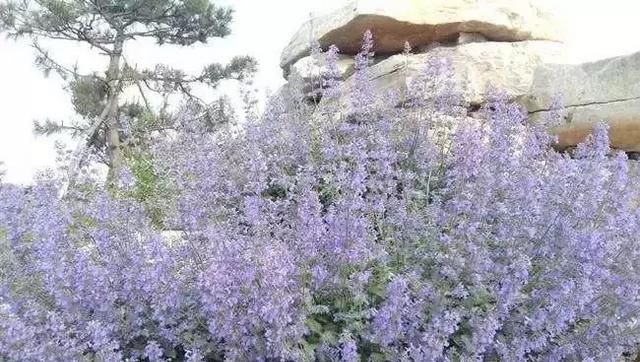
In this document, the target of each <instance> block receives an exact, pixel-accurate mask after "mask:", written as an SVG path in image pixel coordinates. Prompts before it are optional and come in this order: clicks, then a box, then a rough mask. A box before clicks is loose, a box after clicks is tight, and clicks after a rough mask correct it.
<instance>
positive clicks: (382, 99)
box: [0, 37, 640, 362]
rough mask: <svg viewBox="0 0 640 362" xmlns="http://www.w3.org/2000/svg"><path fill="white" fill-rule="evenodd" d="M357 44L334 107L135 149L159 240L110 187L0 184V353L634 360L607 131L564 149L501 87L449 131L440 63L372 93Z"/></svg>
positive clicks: (638, 297)
mask: <svg viewBox="0 0 640 362" xmlns="http://www.w3.org/2000/svg"><path fill="white" fill-rule="evenodd" d="M370 50H371V38H370V37H369V38H367V39H366V41H365V47H364V49H363V52H362V53H361V54H360V55H359V56H358V58H357V63H358V64H357V67H356V68H357V72H358V73H357V74H358V75H357V76H356V78H355V81H356V82H358V84H357V85H356V86H355V87H353V94H352V100H353V102H352V105H351V108H349V109H344V108H341V109H338V108H331V107H328V108H327V109H325V110H324V111H322V110H316V111H315V112H313V107H312V106H311V105H309V104H308V103H306V102H307V101H306V100H305V98H306V95H305V94H303V93H295V92H293V93H290V92H288V91H286V90H285V91H284V92H283V93H281V96H280V97H278V98H276V99H273V100H272V101H271V102H270V103H269V107H268V109H267V111H266V112H265V114H263V115H262V117H261V118H260V119H258V120H252V121H250V122H249V123H248V124H247V125H246V127H244V128H243V129H242V130H241V131H239V132H238V131H237V130H234V129H227V130H225V131H223V132H219V133H216V134H211V133H208V132H204V131H203V125H202V124H201V123H200V122H195V121H194V116H196V115H197V112H194V111H193V110H191V113H189V112H182V113H181V114H180V117H179V118H178V119H177V121H176V122H177V125H178V127H179V129H180V132H179V133H178V134H177V135H176V137H175V138H172V139H163V140H158V142H155V143H153V144H152V145H151V147H150V148H149V149H150V152H151V154H152V155H153V156H154V157H152V158H150V160H151V161H152V162H151V165H152V167H151V169H152V170H153V172H154V173H156V174H158V175H161V177H160V179H161V180H162V182H164V184H163V187H166V189H167V190H169V191H168V192H167V193H166V195H167V197H166V198H165V200H166V202H167V203H166V205H165V206H164V207H163V208H162V211H163V214H162V216H161V218H162V225H163V227H162V228H158V226H157V223H155V222H154V217H157V215H155V216H154V215H150V214H149V211H148V210H147V209H146V208H145V205H144V204H142V203H140V202H139V201H137V199H136V197H137V195H139V193H142V194H144V193H146V192H147V190H144V189H137V188H136V187H135V184H134V183H132V182H131V178H130V177H127V175H126V173H125V174H124V175H123V177H121V178H120V179H119V180H118V187H119V188H118V190H119V192H117V193H113V192H105V191H104V190H101V189H99V188H98V189H96V188H93V189H92V190H91V191H90V192H85V193H82V194H81V195H78V197H74V198H69V199H60V198H58V196H57V189H56V187H57V185H56V184H55V182H54V181H52V180H44V181H43V182H42V183H40V184H38V185H37V186H35V187H34V188H33V189H30V190H25V189H21V188H17V187H13V186H11V185H2V186H0V258H2V265H3V267H2V268H1V269H0V358H2V359H5V360H9V361H13V360H15V361H18V360H19V361H48V360H51V361H54V360H55V361H57V360H69V361H72V360H104V361H120V360H125V359H129V360H149V361H161V360H174V361H183V360H186V361H221V360H229V361H256V360H263V361H280V360H283V361H369V360H371V361H470V360H475V361H514V362H515V361H527V360H531V361H576V360H586V361H619V360H622V359H624V358H627V357H630V356H631V354H632V352H634V351H635V350H636V347H637V344H638V341H639V340H640V330H638V325H637V320H636V318H637V312H638V309H639V308H640V287H639V286H640V273H638V269H637V267H636V266H637V265H638V263H639V262H640V253H639V252H638V250H640V247H639V246H640V245H639V239H638V235H639V233H640V223H639V217H640V214H639V212H638V208H637V202H638V200H639V199H638V197H639V196H640V194H639V193H640V191H639V190H638V188H637V185H635V184H634V183H633V182H631V181H630V179H629V169H628V167H629V162H628V160H627V158H626V156H625V155H624V154H623V153H614V152H612V150H611V149H610V148H609V145H608V140H607V132H606V127H604V126H599V127H597V128H596V129H595V131H594V134H593V135H592V136H591V137H590V138H589V139H588V140H587V142H585V143H584V144H582V145H580V146H579V147H578V150H577V151H576V154H575V156H574V157H573V158H572V157H569V156H567V155H563V154H559V153H557V152H555V151H554V150H553V149H552V148H551V147H550V143H551V137H550V136H549V135H547V134H546V133H545V132H543V130H541V129H539V128H536V127H531V126H528V125H527V116H526V113H525V112H524V111H523V110H522V109H521V108H520V107H519V106H517V105H515V104H511V103H509V102H507V101H505V100H504V98H503V97H500V96H499V94H497V95H496V97H495V99H493V100H492V101H491V102H490V103H489V104H487V105H486V106H485V107H483V108H482V109H481V110H480V111H479V112H478V113H476V114H475V118H470V117H466V114H465V113H466V112H465V110H464V109H460V108H459V107H456V106H455V103H451V102H452V101H454V100H455V99H456V97H455V94H453V93H451V92H446V90H447V89H449V90H450V89H454V88H453V87H451V84H450V83H449V80H450V79H452V77H446V75H447V74H449V73H448V72H449V71H450V70H448V68H447V66H446V64H447V63H446V62H440V61H438V62H435V63H430V64H426V65H425V71H424V77H423V78H421V79H417V80H416V81H413V82H411V84H410V87H409V89H410V90H409V94H408V97H406V98H405V99H403V100H400V99H398V98H396V97H394V96H393V94H391V95H389V94H384V95H383V94H378V93H377V92H376V91H375V89H373V88H372V87H371V83H370V81H369V79H368V78H367V77H366V76H363V75H366V73H367V64H368V62H369V59H370V57H371V54H370ZM335 52H336V49H335V48H332V49H331V50H330V52H329V54H328V59H335ZM436 75H439V76H438V77H436ZM442 76H444V77H442ZM443 78H444V79H446V80H445V81H444V82H440V81H439V80H438V79H443ZM447 79H448V80H447ZM325 84H328V87H327V88H325V89H324V90H323V91H322V92H323V97H337V96H339V95H340V93H341V92H342V91H343V90H342V89H340V88H335V87H336V84H335V83H333V82H329V83H325ZM443 87H444V88H443ZM294 88H295V87H294ZM434 89H444V90H445V92H435V93H429V94H428V97H424V96H425V91H426V90H434ZM365 100H367V101H365ZM329 104H331V103H329ZM398 104H401V105H402V106H401V107H398V106H397V105H398ZM443 127H446V128H444V129H443ZM441 131H442V132H441ZM184 145H189V147H185V146H184ZM140 162H144V160H140ZM145 164H146V165H149V164H147V163H145ZM169 228H170V230H172V231H169Z"/></svg>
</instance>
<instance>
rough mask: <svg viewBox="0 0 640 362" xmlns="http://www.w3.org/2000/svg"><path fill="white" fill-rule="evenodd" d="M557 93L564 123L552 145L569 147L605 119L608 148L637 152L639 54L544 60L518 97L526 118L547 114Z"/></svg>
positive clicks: (639, 148) (639, 132) (639, 144)
mask: <svg viewBox="0 0 640 362" xmlns="http://www.w3.org/2000/svg"><path fill="white" fill-rule="evenodd" d="M557 97H560V98H559V100H560V102H561V104H562V105H563V106H564V109H563V110H562V118H563V122H564V123H565V124H564V125H561V127H559V128H557V129H556V130H555V131H556V133H557V134H558V136H559V138H560V140H559V144H558V147H559V148H566V147H571V146H575V145H576V144H577V143H579V142H581V141H582V140H583V139H584V138H585V137H586V136H587V135H588V134H589V133H591V129H592V128H593V125H594V124H595V123H597V122H600V121H605V122H606V123H608V124H609V127H610V138H611V144H612V146H613V147H615V148H618V149H622V150H625V151H629V152H640V52H639V53H635V54H631V55H626V56H620V57H615V58H610V59H604V60H600V61H597V62H592V63H585V64H576V65H572V64H546V65H544V66H542V67H539V68H538V69H537V70H536V72H535V74H534V81H533V84H532V87H531V89H530V90H529V92H528V93H527V94H526V95H525V96H523V97H522V98H521V99H520V101H521V102H522V104H523V105H524V106H525V107H526V108H527V110H528V111H529V112H531V115H532V120H534V121H535V120H538V119H540V118H543V117H546V116H547V115H548V113H549V112H548V111H547V110H548V109H549V108H550V107H551V105H552V104H553V102H554V101H555V100H556V98H557Z"/></svg>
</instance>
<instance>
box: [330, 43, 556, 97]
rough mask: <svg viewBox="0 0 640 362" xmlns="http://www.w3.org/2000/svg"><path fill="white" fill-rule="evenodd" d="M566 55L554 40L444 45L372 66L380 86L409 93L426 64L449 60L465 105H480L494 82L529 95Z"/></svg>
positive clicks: (348, 83)
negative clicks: (539, 76) (540, 75)
mask: <svg viewBox="0 0 640 362" xmlns="http://www.w3.org/2000/svg"><path fill="white" fill-rule="evenodd" d="M562 54H563V47H562V45H561V44H559V43H555V42H548V41H523V42H515V43H506V42H482V43H468V44H463V45H459V46H452V47H439V48H435V49H432V50H430V51H428V52H426V53H423V54H415V55H409V56H406V55H404V54H398V55H394V56H391V57H389V58H387V59H385V60H383V61H381V62H379V63H377V64H375V65H374V66H372V67H371V68H370V76H371V79H372V81H373V87H374V88H375V89H377V90H378V91H381V92H386V91H393V90H397V91H399V92H400V98H403V93H405V92H406V89H407V84H408V82H411V81H412V80H413V79H415V78H416V77H419V75H420V74H422V73H423V72H424V71H425V65H426V64H429V63H433V62H436V61H439V60H442V59H447V60H448V61H449V62H450V64H451V67H452V69H451V70H452V75H453V81H454V84H455V86H456V87H457V89H456V93H459V94H460V95H462V101H463V102H464V103H465V104H470V105H479V104H482V103H484V102H485V101H486V99H487V96H488V92H489V91H490V89H491V87H494V88H495V89H498V90H500V91H502V92H504V93H505V94H506V95H507V96H509V97H511V98H518V97H522V96H524V95H525V94H527V93H528V92H529V90H530V89H531V85H532V82H533V75H534V73H535V70H536V68H537V67H538V66H540V64H543V63H546V62H550V61H553V60H557V59H561V58H562ZM352 83H353V79H352V78H349V79H348V80H347V81H346V82H345V84H344V87H345V91H344V92H343V94H344V96H343V99H341V100H340V101H339V102H341V103H343V104H344V105H348V104H349V97H350V94H349V92H350V89H351V87H352ZM323 102H324V101H323ZM321 106H322V102H321Z"/></svg>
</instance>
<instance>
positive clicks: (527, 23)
mask: <svg viewBox="0 0 640 362" xmlns="http://www.w3.org/2000/svg"><path fill="white" fill-rule="evenodd" d="M531 1H534V0H531ZM556 29H557V28H556V26H555V25H554V23H553V18H552V17H551V16H549V15H548V14H546V13H544V12H543V11H541V10H540V9H538V8H537V7H536V6H534V5H532V2H530V1H529V0H432V1H417V0H358V1H355V0H352V1H349V3H348V5H346V6H345V7H343V8H341V9H339V10H337V11H335V12H333V13H331V14H328V15H326V16H323V17H318V18H315V19H312V20H310V21H309V22H307V23H306V24H305V25H303V26H302V27H301V29H300V30H299V31H298V33H297V34H296V35H295V36H294V37H293V39H292V40H291V43H290V44H289V45H288V46H287V48H286V49H285V50H284V51H283V53H282V58H281V60H282V62H281V66H282V67H283V69H284V71H285V76H290V77H295V78H297V79H301V80H302V82H303V84H306V89H305V91H306V92H309V89H314V90H319V89H320V86H321V84H320V82H319V81H318V80H319V79H320V78H321V77H322V75H323V74H324V73H325V72H326V69H325V68H324V67H323V65H318V64H316V63H314V62H313V61H312V60H313V59H312V58H310V57H305V56H307V55H308V53H309V51H310V49H309V44H311V43H312V41H317V42H319V43H320V45H321V47H323V48H326V47H328V46H329V45H331V44H335V45H337V46H338V47H339V48H340V49H341V51H342V55H341V58H340V59H339V62H338V68H339V72H340V74H339V78H340V80H342V81H343V83H342V85H341V86H342V92H340V94H342V95H343V96H342V98H338V99H331V100H321V101H320V103H319V105H318V111H319V112H317V113H319V114H320V113H324V115H325V116H326V114H327V112H325V111H324V110H326V109H333V110H338V112H339V113H341V114H344V113H349V112H350V107H351V99H350V90H351V89H352V88H353V84H354V79H353V78H354V77H352V76H351V75H352V74H353V72H354V66H353V63H354V62H353V60H352V59H351V57H352V56H353V55H354V54H356V53H357V52H358V51H359V49H360V43H361V39H362V35H363V33H364V32H365V31H366V30H371V31H372V32H373V34H374V41H375V49H374V50H375V53H376V61H375V63H374V64H373V65H371V67H370V68H369V70H368V71H369V76H370V79H371V81H372V83H373V86H374V87H375V88H377V90H378V91H380V92H381V93H386V92H387V91H391V90H392V91H399V94H398V98H397V100H398V102H404V101H405V100H407V98H408V93H411V96H416V95H415V92H413V91H412V92H408V90H409V88H410V87H412V85H413V84H415V83H416V80H420V77H421V75H424V74H425V72H427V73H428V72H429V71H430V70H429V69H425V66H426V65H431V66H432V65H433V64H436V63H437V62H438V61H439V60H442V59H447V61H448V63H449V64H450V67H451V71H452V72H451V73H450V74H445V75H444V76H442V75H440V77H441V78H444V80H446V81H453V82H450V83H448V84H454V87H453V89H445V91H447V92H451V91H453V93H455V94H459V95H460V96H461V97H460V98H458V99H456V101H459V102H460V104H461V105H464V106H466V107H468V110H469V111H470V112H469V113H470V114H472V113H473V110H474V109H476V108H477V107H478V106H480V105H482V104H483V103H485V102H486V101H487V98H488V96H489V94H490V91H491V89H492V88H493V89H497V90H499V91H500V92H502V94H504V95H506V96H507V97H509V98H510V99H512V100H514V101H517V102H520V103H521V104H522V105H523V107H524V108H525V109H526V110H527V111H528V112H529V113H530V116H531V117H530V119H531V120H532V122H535V121H537V120H539V119H541V118H544V119H548V118H549V117H550V116H551V115H552V114H554V113H552V112H555V111H553V110H552V106H553V104H554V103H555V102H556V101H557V100H558V97H559V100H560V101H561V103H562V105H563V107H564V108H563V109H562V111H561V117H560V123H561V124H560V125H559V126H557V127H555V128H553V129H552V131H553V132H554V133H556V134H557V135H558V136H559V142H558V144H557V145H556V146H557V147H558V148H560V149H563V148H567V147H571V146H575V145H576V144H577V143H579V142H581V141H582V140H584V138H585V137H586V136H587V135H588V134H589V133H591V131H592V128H593V126H594V124H595V123H596V122H600V121H606V122H607V123H609V126H610V138H611V144H612V146H613V147H615V148H619V149H622V150H625V151H629V152H640V119H639V116H640V53H637V54H632V55H628V56H621V57H616V58H611V59H606V60H601V61H598V62H592V63H585V64H566V62H565V61H564V55H563V53H564V47H563V45H562V44H561V43H559V42H556V41H554V40H557V39H558V38H559V37H558V32H557V30H556ZM405 42H409V43H410V44H411V45H412V46H413V49H414V53H413V54H404V53H403V49H404V46H405ZM430 76H433V74H431V75H430ZM290 79H291V78H290ZM435 81H436V82H437V81H438V80H437V79H436V80H435ZM439 91H440V90H438V89H437V88H430V89H429V91H428V92H423V93H424V94H423V96H424V97H433V96H434V93H436V94H435V95H436V96H437V93H438V92H439ZM309 94H311V93H309ZM311 96H312V97H313V99H314V103H315V104H317V100H318V97H317V93H313V94H311ZM336 102H337V103H338V104H336ZM336 106H337V107H336Z"/></svg>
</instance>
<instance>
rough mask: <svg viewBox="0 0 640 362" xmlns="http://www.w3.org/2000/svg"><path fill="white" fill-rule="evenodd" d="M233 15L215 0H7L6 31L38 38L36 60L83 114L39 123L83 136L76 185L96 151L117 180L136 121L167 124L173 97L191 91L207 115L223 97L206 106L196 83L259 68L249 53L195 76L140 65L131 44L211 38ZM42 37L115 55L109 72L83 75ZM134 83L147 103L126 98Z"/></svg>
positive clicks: (0, 20)
mask: <svg viewBox="0 0 640 362" xmlns="http://www.w3.org/2000/svg"><path fill="white" fill-rule="evenodd" d="M231 20H232V9H230V8H229V7H225V6H218V5H216V4H213V3H211V2H209V1H208V0H17V1H13V0H0V31H4V32H6V33H7V34H8V35H9V36H10V37H13V38H28V39H29V40H31V41H32V44H33V47H34V49H35V50H36V64H37V65H38V66H39V67H40V68H42V69H43V70H44V71H45V74H48V73H50V72H52V71H54V72H56V73H58V74H59V75H60V76H61V77H62V78H63V79H64V80H65V81H66V82H67V83H68V89H69V90H70V91H71V95H72V102H73V106H74V109H75V111H76V112H77V113H78V114H79V115H80V116H81V117H82V120H83V121H82V122H81V124H74V125H72V126H68V125H65V124H64V123H56V122H52V121H46V122H36V123H35V132H36V133H39V134H51V133H55V132H58V131H64V130H66V131H72V132H73V134H74V135H75V136H80V137H82V138H83V139H82V141H81V143H80V144H79V146H78V148H77V149H76V152H75V154H74V157H73V159H72V163H71V165H70V166H69V185H70V186H72V185H73V183H74V182H75V179H76V177H77V174H78V171H79V169H80V168H81V167H82V165H83V163H84V160H85V159H86V155H87V154H89V153H90V152H93V153H95V154H97V155H98V158H100V159H102V161H103V162H104V163H105V164H107V165H108V167H109V173H108V177H107V182H108V183H111V182H113V181H114V180H115V179H116V178H117V177H116V176H117V175H118V174H119V172H120V170H121V169H122V167H123V165H124V163H125V162H126V149H127V147H128V144H129V143H130V142H132V138H131V137H130V131H131V124H132V122H131V120H135V121H136V122H134V123H135V124H136V125H137V127H136V130H137V131H138V133H142V134H145V133H149V132H151V131H153V130H157V129H162V128H163V127H167V125H168V124H170V123H171V117H170V115H169V114H168V112H167V110H166V109H167V99H168V95H170V94H181V95H184V96H186V98H187V99H188V100H189V101H190V102H192V103H196V104H197V107H198V109H201V110H203V112H204V114H205V116H206V114H207V112H210V111H211V109H212V108H214V109H215V110H214V111H219V108H220V107H219V103H216V104H214V105H213V106H211V105H207V104H203V101H202V100H201V99H200V98H198V97H196V96H195V95H194V94H193V92H192V89H193V88H192V87H193V85H194V84H205V85H209V86H212V87H216V86H217V85H218V83H219V82H220V81H221V80H223V79H237V80H242V79H245V78H246V77H248V76H249V75H250V74H252V73H254V72H255V70H256V63H255V60H254V59H252V58H251V57H247V56H240V57H236V58H234V59H233V60H232V61H231V62H230V63H228V64H225V65H223V64H217V63H216V64H211V65H208V66H206V67H205V69H204V70H203V71H202V72H201V74H199V75H196V76H189V75H187V74H185V73H184V72H182V71H181V70H179V69H173V68H171V67H167V66H164V65H158V66H156V67H155V68H154V69H148V70H138V69H135V68H134V67H132V66H131V65H130V64H128V63H127V62H126V57H125V54H124V46H125V44H126V43H127V42H131V41H135V40H136V39H141V38H152V39H154V40H155V41H156V43H157V45H159V46H162V45H165V44H174V45H181V46H190V45H194V44H196V43H206V42H207V40H208V39H210V38H214V37H225V36H227V35H229V33H230V23H231ZM42 39H52V40H65V41H71V42H80V43H85V44H87V45H89V46H90V48H91V49H92V50H95V51H97V52H99V53H100V54H102V55H104V56H105V57H107V58H108V67H107V68H106V69H105V71H104V73H93V74H80V73H79V72H78V68H77V67H67V66H65V65H63V64H61V63H60V62H58V61H57V60H56V59H54V58H53V57H52V56H50V54H49V53H48V52H47V51H46V50H45V49H43V48H42V46H41V45H40V44H41V42H40V40H42ZM128 87H134V88H135V89H137V90H138V91H139V93H140V95H141V96H142V97H141V98H142V100H143V102H142V103H140V102H137V101H136V102H125V101H124V100H123V99H122V98H123V97H122V94H123V91H124V90H125V89H127V88H128ZM148 92H156V93H159V94H161V95H162V96H163V99H164V100H165V101H164V102H163V105H162V106H160V107H156V108H155V109H154V108H153V107H152V105H150V104H149V100H148V98H147V96H146V95H145V93H148ZM127 123H128V124H127Z"/></svg>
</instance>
